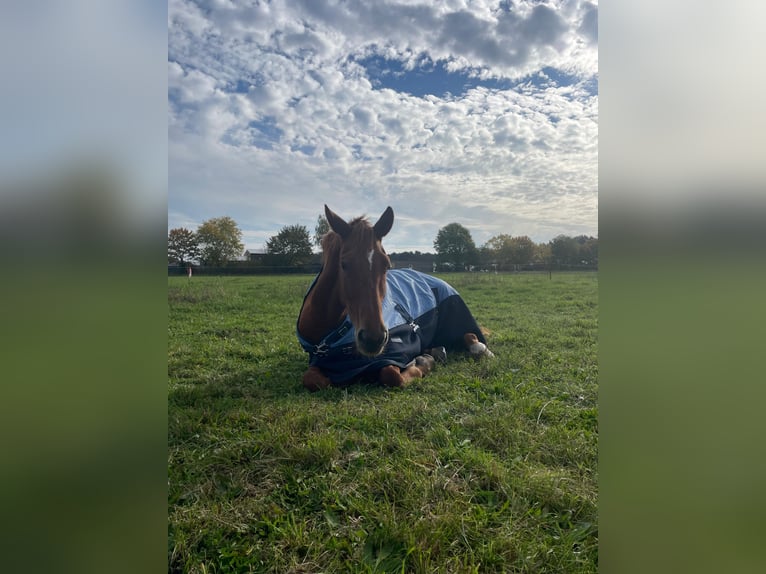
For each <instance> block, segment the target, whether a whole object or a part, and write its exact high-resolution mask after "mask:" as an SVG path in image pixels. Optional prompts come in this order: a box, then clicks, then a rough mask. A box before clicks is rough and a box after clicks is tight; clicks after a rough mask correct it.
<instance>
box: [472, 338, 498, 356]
mask: <svg viewBox="0 0 766 574" xmlns="http://www.w3.org/2000/svg"><path fill="white" fill-rule="evenodd" d="M468 352H469V353H471V357H473V358H474V359H481V358H482V357H494V356H495V354H494V353H493V352H492V351H490V350H489V347H487V346H486V345H485V344H484V343H482V342H481V341H477V342H476V343H474V344H473V345H471V346H470V347H468Z"/></svg>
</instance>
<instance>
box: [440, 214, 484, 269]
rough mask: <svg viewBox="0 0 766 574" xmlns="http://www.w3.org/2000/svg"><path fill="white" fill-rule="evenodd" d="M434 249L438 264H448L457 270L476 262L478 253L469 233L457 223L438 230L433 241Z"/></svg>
mask: <svg viewBox="0 0 766 574" xmlns="http://www.w3.org/2000/svg"><path fill="white" fill-rule="evenodd" d="M434 249H435V250H436V253H437V256H438V257H437V259H438V261H439V262H440V263H448V264H451V265H454V266H455V267H456V268H459V269H460V268H463V266H465V265H470V264H474V263H476V262H477V261H478V251H477V249H476V245H475V244H474V242H473V238H472V237H471V232H470V231H468V230H467V229H466V228H465V227H463V226H462V225H460V224H459V223H450V224H448V225H446V226H444V227H442V228H441V229H440V230H439V232H438V233H437V234H436V239H435V240H434Z"/></svg>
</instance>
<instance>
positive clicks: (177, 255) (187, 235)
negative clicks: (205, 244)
mask: <svg viewBox="0 0 766 574" xmlns="http://www.w3.org/2000/svg"><path fill="white" fill-rule="evenodd" d="M198 257H199V243H198V241H197V235H196V234H195V233H194V232H193V231H191V230H190V229H185V228H183V227H176V228H175V229H171V230H170V231H169V232H168V262H177V263H178V264H179V265H185V264H186V263H189V262H191V261H194V260H195V259H197V258H198Z"/></svg>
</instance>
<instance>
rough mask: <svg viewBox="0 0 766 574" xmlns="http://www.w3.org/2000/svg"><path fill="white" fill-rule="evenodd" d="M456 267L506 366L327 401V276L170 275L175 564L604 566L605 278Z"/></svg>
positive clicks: (437, 375) (456, 360) (441, 370)
mask: <svg viewBox="0 0 766 574" xmlns="http://www.w3.org/2000/svg"><path fill="white" fill-rule="evenodd" d="M440 277H442V278H444V279H446V280H447V281H448V282H449V283H451V284H452V285H453V286H454V287H455V288H456V289H457V290H458V291H459V292H460V294H461V295H462V296H463V298H464V299H465V300H466V302H467V303H468V305H469V307H470V308H471V310H472V311H473V313H474V315H475V316H476V318H477V320H478V321H479V322H480V323H481V324H482V325H483V326H484V327H486V328H488V329H489V330H490V332H491V335H490V336H489V338H488V339H489V346H490V348H491V349H492V350H493V351H494V352H495V354H496V358H495V360H492V361H485V362H473V361H472V360H470V359H468V358H466V357H465V356H463V355H459V354H451V355H450V356H449V357H448V362H447V364H446V365H437V368H436V370H435V371H434V372H433V373H432V374H431V375H429V376H428V377H427V378H425V379H423V380H421V381H418V382H416V383H414V384H413V385H411V386H410V387H409V388H407V389H384V388H380V387H377V386H369V385H357V386H352V387H350V388H348V389H345V390H343V389H328V390H326V391H322V392H319V393H315V394H310V393H308V392H307V391H305V390H304V389H303V387H302V385H301V375H302V373H303V371H304V370H305V368H306V366H307V355H306V354H305V353H304V352H303V350H302V349H301V347H300V346H299V345H298V343H297V340H296V338H295V321H296V318H297V316H298V311H299V309H300V305H301V301H302V297H303V294H304V293H305V291H306V289H307V288H308V286H309V284H310V282H311V279H312V278H311V277H309V276H268V277H257V276H256V277H194V278H192V279H191V280H188V279H187V278H186V277H171V278H169V279H168V301H169V327H168V482H169V493H168V561H169V570H170V571H171V572H279V573H282V572H328V573H332V572H423V573H425V572H448V573H462V572H466V573H468V572H551V573H553V572H555V573H574V572H596V571H597V569H598V526H597V497H598V492H597V484H598V472H597V460H598V457H597V452H598V409H597V394H598V386H597V344H598V340H597V327H598V324H597V321H598V308H597V302H598V296H597V292H598V283H597V275H596V274H595V273H572V274H565V273H562V274H554V275H553V276H552V277H551V278H549V277H548V275H547V274H529V275H527V274H516V275H502V274H501V275H494V274H454V275H447V274H445V275H440Z"/></svg>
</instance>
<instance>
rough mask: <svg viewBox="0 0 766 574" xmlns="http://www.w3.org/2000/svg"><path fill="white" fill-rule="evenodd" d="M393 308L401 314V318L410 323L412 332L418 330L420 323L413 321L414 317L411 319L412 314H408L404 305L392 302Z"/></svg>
mask: <svg viewBox="0 0 766 574" xmlns="http://www.w3.org/2000/svg"><path fill="white" fill-rule="evenodd" d="M394 309H396V311H397V313H399V314H400V315H401V316H402V318H403V319H404V320H405V321H407V323H409V324H410V327H412V331H413V332H417V330H418V329H420V325H418V324H417V323H416V322H415V319H413V318H412V315H410V314H409V313H408V312H407V309H405V308H404V307H402V306H401V305H399V303H394Z"/></svg>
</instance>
